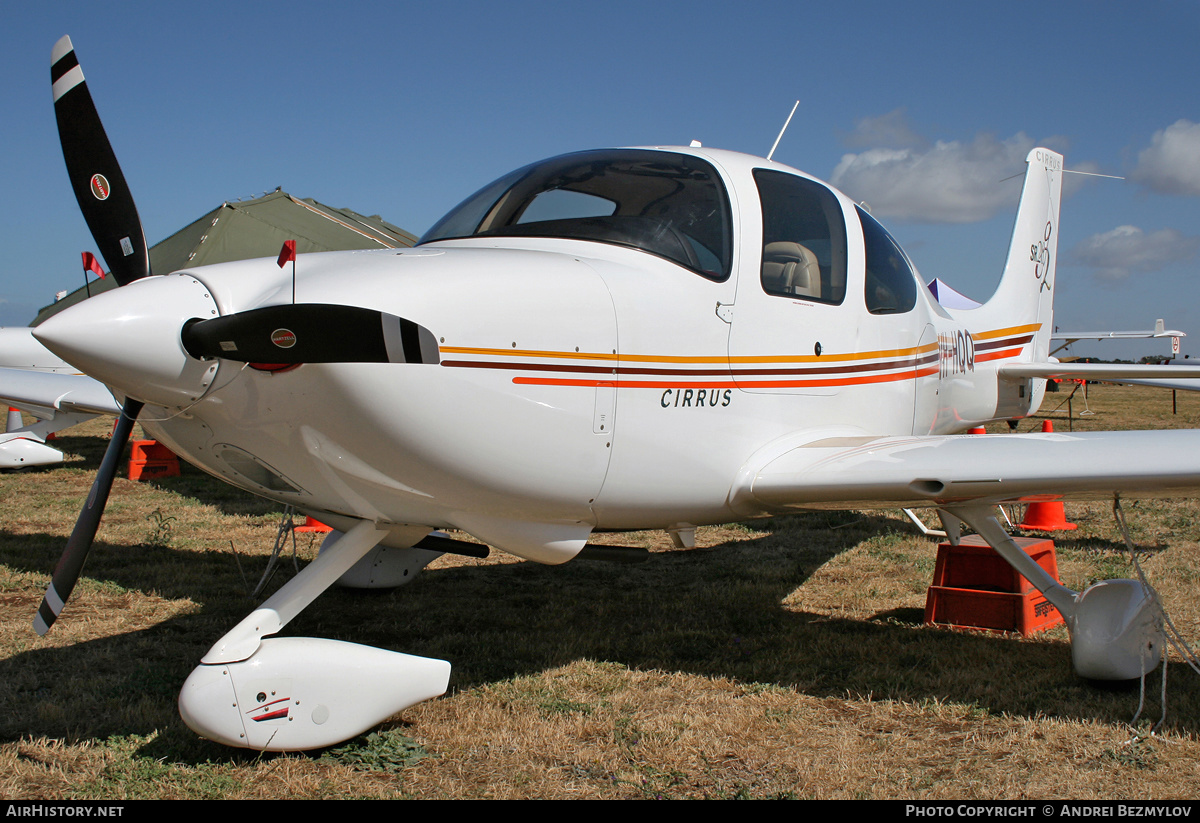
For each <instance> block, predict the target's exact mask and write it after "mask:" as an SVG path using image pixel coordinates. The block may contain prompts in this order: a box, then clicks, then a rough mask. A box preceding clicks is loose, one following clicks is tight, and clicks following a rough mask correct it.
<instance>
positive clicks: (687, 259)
mask: <svg viewBox="0 0 1200 823" xmlns="http://www.w3.org/2000/svg"><path fill="white" fill-rule="evenodd" d="M732 226H733V222H732V217H731V213H730V208H729V196H728V195H727V194H726V191H725V186H724V184H723V183H722V182H721V179H720V176H719V175H718V174H717V171H716V169H714V168H713V167H712V165H710V164H709V163H708V162H707V161H705V160H702V159H700V158H698V157H692V156H689V155H683V154H674V153H672V152H660V151H643V150H639V149H615V150H604V151H590V152H579V153H576V154H567V155H563V156H562V157H555V158H551V159H550V160H544V161H542V162H540V163H534V164H533V165H530V166H526V167H525V168H523V169H519V170H517V171H515V172H513V173H511V174H509V175H506V176H505V177H502V178H501V179H499V180H497V181H496V182H494V183H492V184H490V185H488V186H486V187H484V188H483V189H481V190H480V191H478V192H477V193H476V194H474V195H472V196H471V197H469V198H467V199H466V200H465V201H463V202H462V203H461V204H460V205H458V206H457V207H456V208H454V209H453V210H452V211H451V212H450V213H449V214H447V215H446V216H445V217H443V218H442V219H441V220H439V221H438V222H437V224H436V225H434V227H433V228H431V229H430V230H429V231H428V232H427V233H426V234H425V236H424V237H422V238H421V241H420V242H421V243H430V242H433V241H435V240H448V239H452V238H459V237H561V238H568V239H572V240H592V241H595V242H598V243H611V244H615V245H620V246H629V247H632V248H635V249H640V250H641V251H646V252H649V253H651V254H655V255H658V256H659V257H665V258H666V259H668V260H671V261H672V262H675V263H678V264H679V265H681V266H684V267H686V268H688V269H691V270H692V271H694V272H696V273H698V274H701V275H703V276H705V277H708V278H710V279H712V280H725V279H726V278H728V277H729V272H730V268H731V266H732V260H733V228H732Z"/></svg>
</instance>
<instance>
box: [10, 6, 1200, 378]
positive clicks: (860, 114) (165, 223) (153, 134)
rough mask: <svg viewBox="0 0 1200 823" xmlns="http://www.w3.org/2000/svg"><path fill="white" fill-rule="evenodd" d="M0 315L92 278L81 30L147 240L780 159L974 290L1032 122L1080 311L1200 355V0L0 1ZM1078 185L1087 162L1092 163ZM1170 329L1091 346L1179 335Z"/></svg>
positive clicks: (1000, 245) (1123, 351) (437, 209)
mask: <svg viewBox="0 0 1200 823" xmlns="http://www.w3.org/2000/svg"><path fill="white" fill-rule="evenodd" d="M0 21H2V25H0V71H2V72H3V77H4V80H3V83H0V111H3V117H2V118H0V146H3V147H4V149H5V151H4V152H3V156H2V157H0V175H2V179H4V180H5V181H6V183H7V184H8V185H7V189H8V192H9V196H8V197H7V198H3V199H2V200H0V210H2V211H0V239H2V240H3V241H4V242H3V248H4V254H3V256H2V257H0V324H6V325H23V324H24V323H26V322H28V320H29V319H30V318H31V317H32V315H33V313H34V312H35V311H36V309H37V308H38V307H39V306H41V305H43V304H45V303H47V302H49V301H50V300H51V299H52V298H53V295H54V292H55V291H57V290H58V289H63V288H74V287H75V286H77V285H78V284H79V283H80V282H81V273H80V266H79V252H80V251H82V250H85V249H91V248H93V243H92V242H91V240H90V238H89V236H88V234H87V228H86V226H85V224H84V222H83V219H82V218H81V217H80V216H79V214H78V210H77V207H76V205H75V202H74V198H73V196H72V194H71V191H70V188H69V185H68V183H67V179H66V174H65V171H64V168H63V162H62V155H61V151H60V149H59V146H58V137H57V133H56V127H55V122H54V114H53V110H52V106H51V100H50V83H49V61H50V48H51V46H52V45H53V44H54V42H55V41H56V40H57V39H58V38H59V37H60V36H62V35H63V34H70V35H71V37H72V40H73V41H74V43H75V48H76V51H77V53H78V55H79V59H80V61H81V63H82V65H83V67H84V71H85V73H86V75H87V78H88V82H89V86H90V88H91V91H92V95H93V97H94V98H95V100H96V104H97V107H98V108H99V110H100V114H101V117H102V118H103V119H104V121H105V126H106V128H107V130H108V133H109V137H110V139H111V141H112V143H113V146H114V148H115V150H116V152H117V155H118V157H119V158H120V160H121V164H122V167H123V169H124V171H125V175H126V177H127V178H128V180H129V183H130V185H131V187H132V188H133V191H134V195H135V197H136V199H137V203H138V208H139V211H140V212H141V215H142V220H143V222H144V224H145V226H146V235H147V239H148V240H149V241H150V242H151V243H154V242H157V241H158V240H161V239H162V238H163V237H165V236H167V235H169V234H171V233H172V232H174V231H175V230H177V229H179V228H180V227H182V226H183V225H185V224H186V223H188V222H190V221H192V220H194V219H195V218H197V217H199V216H200V215H202V214H203V213H205V212H206V211H208V210H210V209H212V208H214V207H216V206H218V205H219V204H220V203H221V202H223V201H225V200H236V199H238V198H244V197H251V196H257V195H259V194H261V193H262V192H264V191H267V190H271V189H274V188H275V187H276V186H282V187H283V188H284V189H285V190H286V191H289V192H291V193H292V194H294V195H297V196H300V197H313V198H316V199H317V200H320V201H321V202H324V203H327V204H329V205H332V206H348V207H350V208H353V209H355V210H357V211H360V212H363V213H365V214H380V215H382V216H383V217H384V218H385V219H387V220H389V221H391V222H392V223H395V224H396V225H399V226H401V227H403V228H405V229H407V230H409V231H412V232H414V233H416V234H420V233H421V232H423V231H424V230H425V229H426V228H428V227H429V226H430V225H431V224H432V223H433V222H434V221H435V220H436V219H437V218H438V217H440V216H441V214H442V213H443V212H445V211H446V210H447V209H449V208H450V207H451V206H453V205H454V204H455V203H457V202H458V201H459V200H461V199H462V198H463V197H465V196H466V195H468V194H470V193H471V192H472V191H474V190H475V189H477V188H479V187H480V186H482V185H483V184H484V183H486V182H488V181H490V180H492V179H494V178H495V177H498V176H499V175H501V174H503V173H504V172H506V171H509V170H510V169H513V168H516V167H517V166H520V165H523V164H525V163H528V162H531V161H533V160H537V159H539V158H542V157H549V156H552V155H555V154H560V153H563V152H567V151H575V150H579V149H586V148H596V147H601V146H610V145H646V144H686V143H687V142H688V141H689V140H692V139H698V140H701V141H703V143H704V144H705V145H706V146H713V147H719V148H727V149H735V150H739V151H746V152H751V153H755V154H765V153H766V152H767V151H768V150H769V149H770V146H771V143H772V142H773V141H774V139H775V136H776V134H777V132H778V130H779V128H780V126H781V125H782V123H783V120H784V118H785V117H786V116H787V113H788V111H789V109H790V108H791V105H792V103H793V102H794V101H795V100H796V99H799V100H800V101H801V104H800V109H799V111H798V112H797V115H796V118H795V120H793V122H792V125H791V127H790V128H789V130H788V133H787V135H786V136H785V137H784V139H783V141H782V143H781V144H780V146H779V149H778V150H777V151H776V155H775V159H776V160H779V161H781V162H784V163H788V164H789V165H792V166H795V167H797V168H800V169H803V170H804V171H806V172H809V173H811V174H814V175H816V176H818V177H821V178H823V179H826V180H832V181H833V182H834V183H835V184H838V185H839V186H840V187H842V188H843V189H844V190H846V191H847V193H849V194H850V195H851V196H853V197H855V198H856V199H860V200H866V201H867V202H868V203H869V204H871V205H872V208H873V211H874V213H875V215H876V216H877V217H879V218H880V219H881V220H882V222H883V223H884V224H885V225H887V226H888V227H889V228H890V229H891V230H892V231H893V233H894V234H895V235H896V236H897V238H898V239H899V240H900V242H901V244H902V245H903V246H904V247H905V248H906V249H907V250H908V252H909V254H910V255H911V256H912V257H913V259H914V261H915V262H916V264H917V266H918V267H919V268H920V270H921V272H922V274H923V275H924V276H925V278H926V279H929V278H932V277H935V276H936V277H941V278H942V279H943V280H945V281H947V282H948V283H950V284H951V285H952V286H954V287H955V288H958V289H959V290H960V291H963V292H965V293H966V294H968V295H970V296H972V297H975V298H977V299H984V298H986V297H987V296H988V294H990V292H991V290H992V289H993V288H994V285H995V283H996V281H997V279H998V277H999V274H1000V270H1001V268H1002V266H1003V261H1004V256H1005V253H1006V251H1007V247H1008V242H1009V235H1010V232H1011V227H1012V220H1013V211H1014V209H1015V204H1016V198H1017V195H1018V193H1019V189H1020V181H1019V180H1008V181H1004V182H1002V181H1003V178H1005V177H1008V176H1009V175H1013V174H1017V173H1019V172H1021V171H1022V170H1023V162H1022V161H1023V158H1024V156H1025V153H1026V152H1027V151H1028V149H1029V148H1031V147H1032V146H1033V145H1035V144H1044V145H1049V146H1050V147H1052V148H1055V149H1057V150H1060V151H1063V152H1064V153H1065V154H1066V158H1067V167H1068V168H1075V169H1086V170H1090V171H1096V172H1100V173H1105V174H1115V175H1124V176H1126V177H1127V179H1126V180H1100V179H1090V180H1086V179H1085V178H1073V179H1072V183H1073V185H1072V187H1071V188H1072V191H1071V193H1070V195H1069V197H1068V198H1067V200H1066V201H1065V203H1064V207H1063V218H1062V232H1061V238H1060V246H1059V267H1060V268H1059V292H1058V301H1057V310H1058V313H1057V316H1056V319H1057V322H1058V325H1059V326H1060V327H1061V328H1063V329H1129V328H1149V327H1150V326H1151V325H1152V324H1153V321H1154V319H1155V318H1157V317H1163V318H1165V319H1166V320H1167V323H1168V326H1169V327H1173V328H1179V329H1183V330H1184V331H1186V332H1188V333H1189V334H1190V335H1191V336H1190V337H1189V338H1187V339H1185V340H1184V341H1183V352H1184V353H1192V354H1197V353H1200V306H1198V305H1197V298H1198V297H1200V285H1198V283H1197V270H1198V267H1200V93H1198V92H1197V89H1196V81H1197V78H1198V77H1200V52H1198V50H1197V44H1198V43H1200V4H1197V3H1195V2H1191V1H1190V0H1189V2H1154V1H1153V0H1151V2H1142V3H1137V4H1134V3H1100V2H1086V3H1085V2H1078V3H1074V2H1067V3H1051V2H1043V3H1022V2H1004V3H988V2H980V3H947V2H906V3H896V2H888V3H871V2H839V3H807V2H797V1H793V2H786V3H784V2H780V3H773V2H747V3H740V4H734V3H729V2H724V3H718V2H707V0H694V2H686V3H685V2H653V1H652V0H643V2H638V3H634V2H621V1H620V0H616V1H610V2H605V3H596V2H588V3H584V2H557V3H545V2H521V0H510V2H508V3H481V2H468V1H467V0H460V1H459V2H454V1H453V0H448V1H447V2H443V3H439V4H432V3H422V4H417V3H412V4H400V3H387V4H382V3H380V4H373V3H354V2H346V3H342V4H337V5H334V4H329V3H310V2H289V3H274V2H242V3H237V4H235V3H228V2H224V0H214V1H213V2H206V3H202V4H176V3H162V2H158V3H121V2H107V3H94V2H89V3H82V2H69V1H68V0H60V2H55V3H37V4H33V3H22V4H16V3H11V4H5V6H4V7H3V13H2V16H0ZM1085 180H1086V182H1085ZM1166 351H1167V346H1166V344H1165V343H1161V342H1154V343H1141V344H1136V345H1133V346H1122V345H1118V344H1113V343H1107V342H1106V343H1103V344H1092V345H1090V346H1086V347H1084V346H1078V347H1077V351H1076V353H1079V354H1089V353H1090V354H1099V355H1101V356H1118V355H1120V356H1131V355H1141V354H1151V353H1155V354H1157V353H1164V354H1165V353H1166Z"/></svg>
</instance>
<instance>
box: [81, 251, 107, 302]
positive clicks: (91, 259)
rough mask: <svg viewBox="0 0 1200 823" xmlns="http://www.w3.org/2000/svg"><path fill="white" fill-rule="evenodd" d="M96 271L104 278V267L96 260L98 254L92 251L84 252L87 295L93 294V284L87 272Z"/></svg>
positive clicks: (84, 283)
mask: <svg viewBox="0 0 1200 823" xmlns="http://www.w3.org/2000/svg"><path fill="white" fill-rule="evenodd" d="M89 271H94V272H95V273H96V275H97V276H98V277H100V278H101V279H104V269H102V268H101V267H100V263H99V262H98V261H97V260H96V255H94V254H92V253H91V252H90V251H85V252H84V253H83V287H84V288H85V289H87V296H88V297H91V296H92V285H91V283H89V282H88V279H87V273H88V272H89Z"/></svg>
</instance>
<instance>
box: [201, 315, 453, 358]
mask: <svg viewBox="0 0 1200 823" xmlns="http://www.w3.org/2000/svg"><path fill="white" fill-rule="evenodd" d="M182 337H183V347H184V348H185V349H187V351H188V353H189V354H190V355H192V356H193V357H197V358H199V357H220V358H224V359H225V360H237V361H239V362H242V363H274V364H281V365H282V364H293V363H427V364H433V365H436V364H438V363H439V362H441V358H440V355H439V354H438V344H437V340H436V339H435V338H434V336H433V332H431V331H429V329H427V328H425V327H424V326H420V325H417V324H416V323H414V322H412V321H411V320H405V319H404V318H403V317H397V316H395V315H394V314H387V313H385V312H381V311H376V310H375V309H366V308H362V307H360V306H338V305H333V304H329V303H296V304H289V305H284V306H267V307H266V308H261V309H251V310H250V311H244V312H238V313H236V314H230V315H226V316H225V317H216V318H213V319H212V320H195V321H192V322H190V323H189V324H188V325H186V326H184V328H183V333H182Z"/></svg>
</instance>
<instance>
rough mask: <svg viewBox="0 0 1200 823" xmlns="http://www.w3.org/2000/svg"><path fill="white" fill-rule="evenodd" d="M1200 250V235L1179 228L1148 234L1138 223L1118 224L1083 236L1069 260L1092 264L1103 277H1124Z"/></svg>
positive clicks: (1102, 278)
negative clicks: (1108, 229)
mask: <svg viewBox="0 0 1200 823" xmlns="http://www.w3.org/2000/svg"><path fill="white" fill-rule="evenodd" d="M1197 250H1200V237H1188V236H1187V235H1185V234H1182V233H1181V232H1178V231H1176V230H1175V229H1160V230H1159V231H1156V232H1154V233H1153V234H1146V233H1145V232H1144V231H1142V230H1141V229H1139V228H1138V227H1137V226H1117V227H1116V228H1115V229H1113V230H1112V231H1109V232H1104V233H1103V234H1093V235H1092V236H1091V237H1089V238H1087V239H1086V240H1083V241H1082V242H1080V243H1079V244H1078V245H1076V246H1075V248H1074V249H1072V250H1071V253H1070V254H1069V255H1068V256H1067V259H1066V262H1068V263H1071V264H1073V265H1082V266H1090V267H1092V268H1093V269H1094V270H1095V274H1096V276H1097V277H1098V278H1100V279H1101V280H1109V281H1116V280H1124V279H1125V278H1127V277H1129V276H1130V275H1131V274H1133V273H1134V272H1154V271H1159V270H1160V269H1162V268H1164V267H1166V266H1168V265H1170V264H1172V263H1178V262H1180V261H1183V260H1190V259H1192V258H1193V257H1195V256H1196V252H1197Z"/></svg>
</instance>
